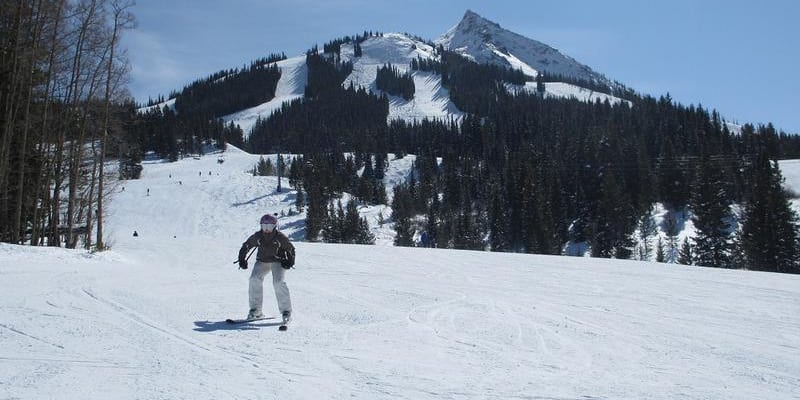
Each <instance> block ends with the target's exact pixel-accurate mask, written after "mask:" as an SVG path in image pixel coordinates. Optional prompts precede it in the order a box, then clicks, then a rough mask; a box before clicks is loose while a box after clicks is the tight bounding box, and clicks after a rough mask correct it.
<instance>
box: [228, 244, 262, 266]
mask: <svg viewBox="0 0 800 400" xmlns="http://www.w3.org/2000/svg"><path fill="white" fill-rule="evenodd" d="M256 249H257V247H253V249H252V250H250V254H248V255H247V258H245V259H244V260H245V261H250V256H252V255H253V252H254V251H256ZM233 263H234V264H238V263H239V260H236V261H234V262H233Z"/></svg>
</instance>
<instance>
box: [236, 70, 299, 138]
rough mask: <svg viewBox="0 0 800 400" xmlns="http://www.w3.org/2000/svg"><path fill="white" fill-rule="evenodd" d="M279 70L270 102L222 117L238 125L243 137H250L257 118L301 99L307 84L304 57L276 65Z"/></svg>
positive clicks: (263, 117)
mask: <svg viewBox="0 0 800 400" xmlns="http://www.w3.org/2000/svg"><path fill="white" fill-rule="evenodd" d="M276 64H277V65H278V68H280V70H281V77H280V79H278V85H277V86H276V87H275V97H274V98H272V100H270V101H268V102H266V103H263V104H260V105H257V106H255V107H251V108H248V109H245V110H242V111H237V112H235V113H233V114H230V115H227V116H224V117H222V119H223V120H224V121H225V122H226V123H229V122H233V123H234V124H236V125H239V126H240V127H241V128H242V131H244V136H245V137H248V136H250V131H251V130H252V129H253V127H254V126H255V125H256V121H257V120H258V119H259V118H262V119H266V118H268V117H269V116H270V115H272V113H273V112H274V111H275V110H278V109H280V108H281V106H282V105H283V103H286V102H290V101H292V100H295V99H299V98H302V97H303V95H304V93H305V90H306V84H307V83H308V67H307V66H306V56H304V55H303V56H297V57H292V58H288V59H286V60H282V61H278V62H277V63H276Z"/></svg>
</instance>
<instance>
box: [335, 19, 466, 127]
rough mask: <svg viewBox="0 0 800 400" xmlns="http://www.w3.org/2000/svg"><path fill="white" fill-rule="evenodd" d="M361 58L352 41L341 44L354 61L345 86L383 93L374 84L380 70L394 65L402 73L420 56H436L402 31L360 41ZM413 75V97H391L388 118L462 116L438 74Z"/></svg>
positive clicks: (410, 118)
mask: <svg viewBox="0 0 800 400" xmlns="http://www.w3.org/2000/svg"><path fill="white" fill-rule="evenodd" d="M361 51H362V55H361V57H354V56H353V53H354V49H353V45H352V44H347V45H345V46H342V58H343V59H345V60H350V61H352V62H353V72H352V73H351V74H350V76H348V77H347V79H345V81H344V86H345V87H346V86H349V85H350V83H351V82H352V83H353V84H354V85H356V86H361V87H364V88H367V89H369V90H371V91H372V92H373V93H376V94H380V93H381V90H379V89H378V88H377V86H376V85H375V78H376V76H377V69H378V68H379V67H382V66H384V65H385V64H387V63H388V64H392V65H393V66H395V67H397V69H398V70H400V72H401V73H405V72H408V71H409V70H410V64H411V60H413V59H416V58H417V57H422V58H425V59H427V58H435V57H434V49H433V48H432V47H431V46H429V45H428V44H426V43H424V42H420V41H418V40H414V39H411V38H409V37H408V36H406V35H403V34H400V33H387V34H385V35H383V36H381V37H371V38H369V39H367V40H365V41H364V42H363V43H361ZM413 77H414V87H415V92H414V98H413V99H411V100H408V101H407V100H405V99H403V98H402V97H398V96H392V95H390V96H389V116H388V117H387V119H388V120H389V121H391V120H395V119H402V120H405V121H409V122H410V121H414V120H417V121H421V120H422V119H424V118H428V119H442V120H450V119H460V118H461V117H462V116H463V113H462V112H461V111H460V110H459V109H458V108H457V107H456V106H455V105H454V104H453V102H452V101H450V92H449V91H448V90H447V89H445V88H444V87H442V77H441V76H440V75H439V74H435V73H431V72H424V71H416V72H413Z"/></svg>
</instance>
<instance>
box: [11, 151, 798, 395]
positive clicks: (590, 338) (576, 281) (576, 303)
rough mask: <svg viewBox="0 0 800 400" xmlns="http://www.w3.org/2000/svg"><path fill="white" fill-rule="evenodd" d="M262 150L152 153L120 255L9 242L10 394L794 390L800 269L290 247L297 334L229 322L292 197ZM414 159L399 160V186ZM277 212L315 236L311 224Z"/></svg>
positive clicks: (136, 184)
mask: <svg viewBox="0 0 800 400" xmlns="http://www.w3.org/2000/svg"><path fill="white" fill-rule="evenodd" d="M257 159H258V156H256V155H249V154H246V153H243V152H241V151H238V150H236V149H233V148H231V149H230V150H229V151H227V152H225V153H224V154H222V155H220V154H212V155H206V156H203V157H201V158H199V159H193V158H185V159H183V160H181V161H179V162H176V163H164V162H160V161H158V160H149V161H147V162H146V163H145V165H144V167H145V169H144V173H143V177H142V179H141V180H138V181H127V182H124V183H120V184H119V186H117V188H116V194H115V195H114V198H113V201H112V202H111V205H110V207H111V210H112V211H111V214H112V215H110V216H109V218H108V221H107V223H108V224H109V226H108V228H109V230H110V232H111V233H110V235H111V238H110V244H111V246H112V250H111V251H108V252H105V253H101V254H94V255H90V254H86V253H84V252H82V251H70V250H64V249H54V248H32V247H22V246H10V245H5V244H3V245H0V293H2V295H0V398H11V399H16V398H20V399H44V398H58V399H87V398H90V399H112V398H113V399H183V398H191V399H252V398H268V399H352V398H355V399H395V398H408V399H434V398H446V399H474V398H498V399H506V398H559V399H561V398H565V399H566V398H569V399H578V398H581V399H589V398H597V399H599V398H608V399H640V398H648V399H675V398H682V399H754V398H764V399H791V398H796V394H797V393H798V392H800V378H798V377H799V376H800V362H798V360H800V347H799V346H798V343H800V330H798V326H800V277H798V276H789V275H782V274H770V273H759V272H747V271H733V270H720V269H707V268H692V267H683V266H677V265H665V264H655V263H640V262H633V261H622V260H600V259H587V258H577V257H550V256H533V255H522V254H497V253H488V252H471V251H451V250H434V249H417V248H395V247H387V246H355V245H330V244H320V243H303V242H296V245H297V249H298V258H297V269H296V270H292V271H290V272H288V274H287V275H288V277H287V282H288V285H289V288H290V290H291V294H292V300H293V304H294V314H295V318H294V321H293V325H292V326H291V327H290V328H289V331H288V332H278V331H277V329H276V327H275V323H274V322H273V321H271V320H266V321H260V322H256V323H251V324H248V325H239V326H230V325H227V324H226V323H224V321H223V320H224V319H225V318H228V317H242V316H244V314H245V313H246V311H247V282H248V276H249V275H248V272H249V271H238V270H236V267H235V265H234V264H232V262H233V261H234V260H235V258H236V254H237V251H238V249H239V246H240V245H241V242H242V241H243V240H244V239H245V237H246V236H247V235H248V234H250V233H252V232H253V231H254V230H255V229H257V220H258V216H259V215H261V214H263V213H267V212H281V211H287V210H288V209H289V207H290V205H291V204H292V203H293V201H294V193H293V192H292V191H285V192H283V193H276V192H275V191H274V187H275V183H276V182H275V178H273V177H252V176H250V175H248V174H247V173H246V172H245V171H246V170H248V169H250V168H251V167H252V165H253V164H254V163H255V161H256V160H257ZM219 160H224V161H223V162H222V163H219ZM410 161H411V159H410V158H409V157H406V158H404V159H402V160H395V161H392V162H391V163H390V165H391V169H390V172H389V173H388V174H387V183H388V181H399V180H401V179H404V178H405V174H407V171H408V169H407V166H409V165H410ZM148 190H149V196H148ZM365 212H370V211H369V210H365ZM370 222H371V223H372V221H370ZM280 223H281V227H282V229H283V230H284V231H285V232H287V233H288V234H289V236H290V237H293V238H295V239H296V238H298V237H300V236H302V229H303V228H302V225H303V224H302V219H301V217H300V216H295V217H283V218H281V220H280ZM134 230H136V231H137V233H138V234H139V236H138V237H134V236H133V235H132V232H133V231H134ZM269 282H270V279H269V277H267V279H266V285H265V286H266V289H265V311H267V312H271V313H275V312H277V311H276V310H275V301H274V297H272V287H271V285H270V284H269ZM273 315H274V314H273Z"/></svg>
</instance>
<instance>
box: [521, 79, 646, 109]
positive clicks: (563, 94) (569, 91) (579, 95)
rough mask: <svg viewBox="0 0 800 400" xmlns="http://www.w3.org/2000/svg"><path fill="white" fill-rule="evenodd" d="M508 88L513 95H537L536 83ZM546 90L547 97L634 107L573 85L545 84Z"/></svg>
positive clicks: (622, 100) (563, 83)
mask: <svg viewBox="0 0 800 400" xmlns="http://www.w3.org/2000/svg"><path fill="white" fill-rule="evenodd" d="M506 88H507V90H508V91H509V92H511V93H519V92H527V93H536V82H525V85H514V84H510V83H507V84H506ZM544 88H545V96H546V97H556V98H568V99H575V100H578V101H584V102H586V101H589V102H592V103H594V102H596V101H598V100H600V102H605V101H606V100H608V102H609V103H610V104H619V103H622V102H625V103H627V104H628V105H633V103H632V102H630V101H628V100H624V99H621V98H619V97H616V96H612V95H610V94H605V93H601V92H595V91H593V90H590V89H586V88H582V87H580V86H577V85H573V84H571V83H565V82H545V83H544Z"/></svg>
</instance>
